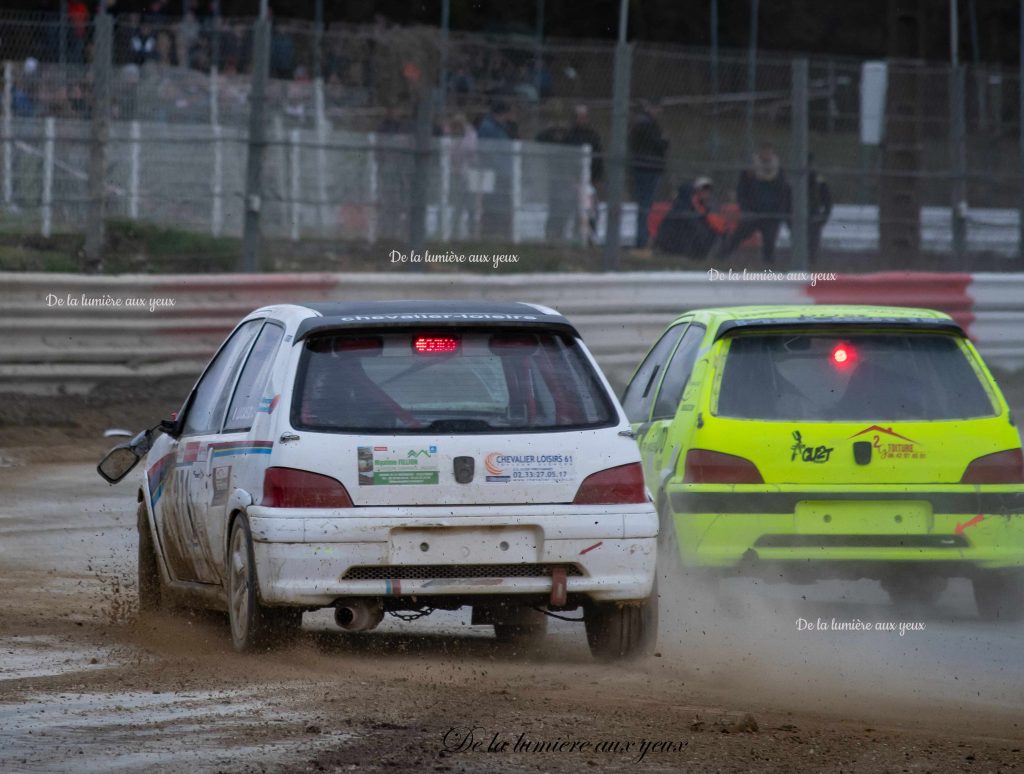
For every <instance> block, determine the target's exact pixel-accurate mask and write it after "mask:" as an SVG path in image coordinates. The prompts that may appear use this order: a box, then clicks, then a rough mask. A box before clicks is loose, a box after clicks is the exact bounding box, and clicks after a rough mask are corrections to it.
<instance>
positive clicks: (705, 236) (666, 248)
mask: <svg viewBox="0 0 1024 774" xmlns="http://www.w3.org/2000/svg"><path fill="white" fill-rule="evenodd" d="M712 191H713V187H712V182H711V178H709V177H698V178H697V179H696V180H694V181H693V183H692V185H691V184H690V183H686V184H684V185H681V186H679V194H678V195H677V196H676V199H675V201H674V202H672V209H671V210H669V212H668V214H667V215H666V216H665V219H664V220H663V221H662V222H661V226H660V227H659V228H658V233H657V235H656V236H655V238H654V246H655V249H657V250H658V251H659V252H663V253H670V254H673V255H683V256H686V257H687V258H692V259H694V260H704V259H705V258H707V257H708V255H709V254H710V253H711V249H712V248H713V247H714V246H715V242H717V241H718V239H719V237H721V236H723V235H724V234H725V233H726V222H725V218H723V217H722V216H721V215H718V214H716V213H714V212H712V211H711V194H712Z"/></svg>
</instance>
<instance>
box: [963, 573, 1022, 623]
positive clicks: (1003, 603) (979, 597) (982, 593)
mask: <svg viewBox="0 0 1024 774" xmlns="http://www.w3.org/2000/svg"><path fill="white" fill-rule="evenodd" d="M974 601H975V603H976V604H977V605H978V614H979V615H980V616H981V617H982V618H983V619H984V620H986V621H1000V622H1012V621H1021V620H1024V570H987V571H983V572H982V573H981V574H979V575H976V576H975V577H974Z"/></svg>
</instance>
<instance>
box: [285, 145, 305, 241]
mask: <svg viewBox="0 0 1024 774" xmlns="http://www.w3.org/2000/svg"><path fill="white" fill-rule="evenodd" d="M288 146H289V150H290V151H291V154H290V156H291V157H290V158H289V160H288V162H289V163H288V171H289V173H290V179H289V198H290V199H291V200H292V212H291V218H292V224H291V225H292V228H291V234H290V236H291V238H292V241H293V242H298V241H299V236H300V234H301V231H302V176H301V171H302V138H301V137H300V136H299V130H298V129H292V130H291V132H290V133H289V135H288Z"/></svg>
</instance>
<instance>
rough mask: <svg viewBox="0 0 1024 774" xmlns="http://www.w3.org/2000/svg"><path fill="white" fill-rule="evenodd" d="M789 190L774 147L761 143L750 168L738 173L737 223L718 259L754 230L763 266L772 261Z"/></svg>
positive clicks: (786, 216)
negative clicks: (757, 237)
mask: <svg viewBox="0 0 1024 774" xmlns="http://www.w3.org/2000/svg"><path fill="white" fill-rule="evenodd" d="M791 200H792V196H791V190H790V187H789V183H788V182H787V181H786V173H785V172H783V171H782V166H781V164H780V163H779V155H778V154H777V153H776V152H775V146H773V145H772V144H771V143H764V144H762V145H761V147H760V148H758V150H757V153H755V154H754V158H753V165H752V167H751V168H750V169H745V170H744V171H743V172H741V173H740V179H739V182H738V183H737V184H736V202H737V204H739V206H740V223H739V226H738V227H737V228H736V230H735V231H734V232H733V233H732V234H731V235H730V236H729V238H728V239H726V240H725V244H724V245H723V246H722V257H725V256H728V255H729V254H731V253H732V252H733V251H734V250H735V249H736V248H737V246H739V245H740V244H741V243H742V242H743V240H745V239H746V238H747V237H749V236H750V235H751V234H753V233H754V232H755V231H759V232H760V233H761V255H762V256H763V258H764V262H765V263H772V262H774V260H775V242H776V240H777V239H778V238H779V225H780V224H781V223H782V221H783V220H786V221H788V220H789V217H790V208H791Z"/></svg>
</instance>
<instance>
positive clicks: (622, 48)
mask: <svg viewBox="0 0 1024 774" xmlns="http://www.w3.org/2000/svg"><path fill="white" fill-rule="evenodd" d="M628 16H629V7H628V3H626V2H625V0H623V2H622V3H621V5H620V6H619V42H618V44H617V45H616V46H615V78H614V82H613V86H612V141H611V145H610V146H609V148H608V216H607V218H605V230H604V270H605V271H618V268H619V250H620V248H621V245H620V244H619V243H620V242H621V241H622V200H623V197H624V194H625V188H626V155H627V148H626V132H627V124H628V123H629V90H630V72H631V70H632V54H633V50H632V48H631V47H630V45H629V44H628V43H627V42H626V23H627V21H628Z"/></svg>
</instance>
